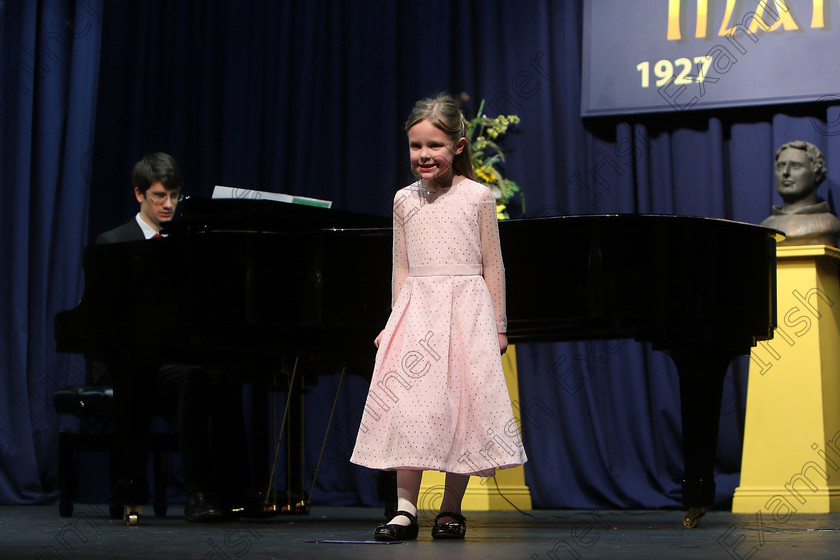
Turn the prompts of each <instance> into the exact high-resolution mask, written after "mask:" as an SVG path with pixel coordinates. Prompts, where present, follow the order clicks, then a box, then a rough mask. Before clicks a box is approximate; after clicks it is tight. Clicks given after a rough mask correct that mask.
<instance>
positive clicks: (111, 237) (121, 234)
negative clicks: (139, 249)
mask: <svg viewBox="0 0 840 560" xmlns="http://www.w3.org/2000/svg"><path fill="white" fill-rule="evenodd" d="M144 239H146V236H145V235H143V230H142V229H140V224H138V223H137V218H136V217H134V218H131V220H129V221H127V222H126V223H124V224H123V225H121V226H119V227H115V228H114V229H109V230H108V231H106V232H105V233H101V234H99V236H98V237H97V238H96V244H97V245H103V244H105V243H121V242H123V241H142V240H144Z"/></svg>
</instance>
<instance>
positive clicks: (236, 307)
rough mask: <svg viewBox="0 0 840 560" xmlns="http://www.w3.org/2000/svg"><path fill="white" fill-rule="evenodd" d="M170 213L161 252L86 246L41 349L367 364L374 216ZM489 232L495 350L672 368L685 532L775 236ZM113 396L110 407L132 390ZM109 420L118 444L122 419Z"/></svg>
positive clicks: (627, 229) (205, 208)
mask: <svg viewBox="0 0 840 560" xmlns="http://www.w3.org/2000/svg"><path fill="white" fill-rule="evenodd" d="M184 208H185V212H186V211H187V210H188V209H189V214H185V216H184V218H183V219H182V220H179V221H178V222H173V224H172V225H171V228H170V230H169V232H170V235H169V237H168V238H164V239H158V240H151V241H146V242H135V243H124V244H115V245H108V246H97V247H88V248H87V249H86V251H85V278H86V287H85V293H84V296H83V298H82V301H81V303H80V305H79V306H78V307H77V308H76V309H74V310H71V311H67V312H63V313H60V314H59V315H58V316H57V317H56V340H57V342H58V349H59V351H69V352H89V351H91V350H93V349H99V350H102V349H107V350H108V352H109V354H110V355H111V357H112V358H111V359H112V360H113V361H115V362H116V363H119V364H123V365H124V369H125V370H126V371H131V370H132V364H133V363H135V362H137V361H138V360H137V358H138V356H142V357H144V359H148V358H149V357H151V359H163V358H164V357H165V358H178V359H182V360H190V361H191V362H200V363H205V364H212V365H219V364H221V365H223V366H224V367H225V368H233V369H236V368H239V369H240V370H242V369H244V370H249V369H254V368H259V367H270V366H271V364H272V363H276V362H277V361H278V359H279V358H280V357H281V356H299V355H303V356H309V357H320V358H324V359H327V360H332V361H333V362H334V363H342V362H347V361H354V360H358V359H363V360H365V361H366V363H367V364H369V363H372V361H371V360H372V355H373V352H374V349H373V347H372V345H371V340H373V338H374V337H375V335H376V334H377V333H378V332H379V330H380V329H381V328H382V326H383V325H384V323H385V320H386V319H387V316H388V312H389V307H390V266H391V232H390V227H389V226H390V218H377V217H365V216H360V215H356V214H349V213H342V212H337V211H334V210H324V209H319V208H310V207H295V206H289V205H285V204H283V203H273V202H267V201H191V202H190V203H189V205H185V207H184ZM499 229H500V235H501V241H502V253H503V257H504V261H505V268H506V271H507V294H508V299H507V304H508V338H509V340H510V342H511V343H517V344H522V343H528V342H548V341H561V340H584V339H599V338H600V339H615V338H633V339H636V340H639V341H648V342H651V343H652V344H653V348H654V349H657V350H661V351H664V352H666V353H668V354H669V355H670V356H671V357H672V358H673V360H674V363H675V365H676V368H677V371H678V374H679V377H680V388H681V389H680V392H681V395H680V398H681V407H682V421H683V450H684V463H685V479H684V481H683V503H684V505H685V506H687V507H688V508H689V512H688V513H687V514H686V516H685V518H684V523H685V524H686V525H687V526H694V525H695V524H696V523H697V520H698V519H699V517H700V516H701V515H702V514H703V509H702V508H703V507H704V506H705V505H707V504H709V503H711V502H712V500H713V498H714V477H713V467H714V456H715V446H716V442H717V431H718V419H719V414H720V404H721V397H722V384H723V379H724V376H725V373H726V369H727V367H728V365H729V363H730V362H731V360H732V359H733V358H734V357H735V356H737V355H740V354H747V353H749V351H750V348H751V347H752V346H753V345H754V344H755V343H756V341H757V340H766V339H769V338H771V337H772V332H773V329H774V327H775V324H776V307H775V294H776V286H775V278H776V276H775V262H776V260H775V259H776V253H775V237H776V235H777V234H778V232H774V231H773V230H769V229H766V228H762V227H759V226H754V225H750V224H742V223H736V222H730V221H725V220H716V219H707V218H689V217H679V216H653V215H601V216H569V217H556V218H537V219H523V220H509V221H504V222H501V223H500V224H499ZM116 286H121V287H119V288H117V287H116ZM126 286H132V288H131V289H128V288H126ZM128 294H131V296H129V295H128ZM153 302H157V303H158V304H160V303H162V302H165V304H166V306H167V308H168V309H169V310H170V311H169V313H168V314H167V317H166V318H162V319H158V318H154V320H152V318H149V317H145V316H144V314H143V313H142V311H143V309H144V307H145V306H147V305H149V304H150V303H153ZM209 302H213V303H212V304H210V303H209ZM150 332H151V333H153V335H152V336H151V337H150V336H149V335H148V333H150ZM243 357H247V360H243ZM361 369H362V370H364V367H363V368H361ZM522 375H527V372H523V373H522ZM128 377H129V379H131V378H134V377H136V376H128ZM123 384H124V385H123V386H122V387H115V394H117V393H119V392H122V394H127V393H128V392H129V391H131V390H133V389H135V388H136V386H137V384H138V383H137V382H136V381H135V382H133V384H128V383H127V382H125V381H123ZM120 390H121V391H120ZM122 414H123V419H122V427H123V428H122V429H125V430H126V433H128V434H130V433H131V421H130V420H131V413H130V411H124V412H123V413H122ZM129 439H130V437H129ZM301 490H302V488H301Z"/></svg>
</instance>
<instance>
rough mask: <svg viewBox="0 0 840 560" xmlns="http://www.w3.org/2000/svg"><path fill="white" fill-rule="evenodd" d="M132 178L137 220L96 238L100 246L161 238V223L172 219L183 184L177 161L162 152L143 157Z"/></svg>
mask: <svg viewBox="0 0 840 560" xmlns="http://www.w3.org/2000/svg"><path fill="white" fill-rule="evenodd" d="M131 178H132V182H133V183H134V196H135V197H136V198H137V202H139V203H140V211H139V212H138V213H137V215H136V216H135V217H134V219H132V220H129V221H128V222H126V223H125V224H123V225H121V226H119V227H117V228H114V229H112V230H109V231H106V232H105V233H103V234H101V235H100V236H99V237H97V238H96V244H97V245H100V244H102V243H118V242H121V241H139V240H141V239H150V238H152V237H160V227H161V226H160V225H161V223H163V222H168V221H169V220H171V219H172V216H173V215H174V213H175V207H176V206H178V202H180V201H181V186H182V184H183V181H182V179H181V170H180V169H179V168H178V163H177V162H176V161H175V158H173V157H172V156H170V155H169V154H164V153H162V152H158V153H154V154H149V155H147V156H144V157H143V159H141V160H140V161H138V162H137V163H136V164H135V165H134V171H133V172H132V174H131Z"/></svg>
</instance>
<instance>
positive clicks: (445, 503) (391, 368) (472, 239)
mask: <svg viewBox="0 0 840 560" xmlns="http://www.w3.org/2000/svg"><path fill="white" fill-rule="evenodd" d="M405 128H406V131H407V133H408V145H409V155H410V160H411V169H412V171H413V173H414V174H415V175H416V176H417V177H418V181H417V182H415V183H414V184H412V185H409V186H408V187H405V188H403V189H401V190H400V191H398V192H397V194H396V196H395V197H394V247H393V278H392V311H391V316H390V318H389V319H388V322H387V324H386V325H385V328H384V329H383V331H382V332H381V333H380V334H379V336H378V337H377V338H376V341H375V344H376V345H377V347H378V351H377V354H376V364H375V366H374V372H373V378H372V380H371V385H370V391H369V393H368V397H367V402H366V405H365V410H364V413H363V415H362V422H361V426H360V427H359V433H358V436H357V438H356V446H355V449H354V450H353V456H352V457H351V459H350V460H351V461H352V462H353V463H356V464H359V465H363V466H366V467H370V468H374V469H387V470H396V471H397V510H398V512H397V514H396V515H395V516H394V518H393V519H391V520H390V521H389V522H388V523H383V524H381V525H379V526H378V527H377V528H376V531H375V532H374V538H376V539H377V540H404V539H413V538H416V537H417V533H418V524H417V518H416V515H417V499H418V494H419V491H420V482H421V477H422V474H423V471H424V470H429V469H432V470H439V471H443V472H445V473H446V487H445V490H444V495H443V499H442V501H441V505H440V514H439V515H438V516H437V518H436V519H435V524H434V526H433V527H432V537H434V538H464V535H465V533H466V519H464V517H463V516H462V515H461V501H462V499H463V496H464V491H465V490H466V487H467V484H468V482H469V479H470V475H480V476H492V475H493V473H494V471H495V469H496V468H505V467H513V466H517V465H521V464H522V463H524V462H525V461H526V457H525V451H524V449H523V447H522V441H521V439H520V436H519V429H518V427H517V425H516V421H515V418H514V415H513V412H512V409H511V404H510V396H509V395H508V391H507V385H506V384H505V379H504V373H503V371H502V363H501V354H503V353H504V352H505V350H506V349H507V337H506V336H505V332H506V330H507V320H506V315H505V272H504V265H503V263H502V255H501V249H500V246H499V231H498V224H497V222H496V207H495V202H494V199H493V195H492V193H491V192H490V190H489V189H488V188H487V187H485V186H484V185H481V184H479V183H477V182H476V181H475V177H474V173H473V169H472V163H471V160H470V146H469V143H468V141H467V138H466V121H465V120H464V116H463V114H462V113H461V110H460V108H459V107H458V105H457V103H456V102H455V100H454V99H453V98H452V97H449V96H446V95H441V96H438V97H435V98H430V99H424V100H421V101H419V102H417V104H416V105H415V106H414V109H413V110H412V112H411V114H410V115H409V118H408V121H407V122H406V125H405Z"/></svg>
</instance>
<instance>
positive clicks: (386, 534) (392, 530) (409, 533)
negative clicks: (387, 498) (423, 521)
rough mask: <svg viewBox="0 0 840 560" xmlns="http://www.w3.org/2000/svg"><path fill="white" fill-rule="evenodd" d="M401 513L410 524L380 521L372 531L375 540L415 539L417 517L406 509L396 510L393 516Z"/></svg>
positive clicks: (418, 528) (418, 527)
mask: <svg viewBox="0 0 840 560" xmlns="http://www.w3.org/2000/svg"><path fill="white" fill-rule="evenodd" d="M398 515H403V516H405V517H407V518H408V520H409V521H411V524H410V525H396V524H394V523H389V524H385V523H380V524H379V525H377V526H376V530H375V531H374V532H373V538H374V539H375V540H377V541H407V540H410V539H416V538H417V533H418V531H420V526H419V525H418V524H417V518H416V517H414V516H413V515H412V514H410V513H408V512H407V511H402V510H400V511H398V512H397V513H395V514H394V517H396V516H398Z"/></svg>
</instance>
